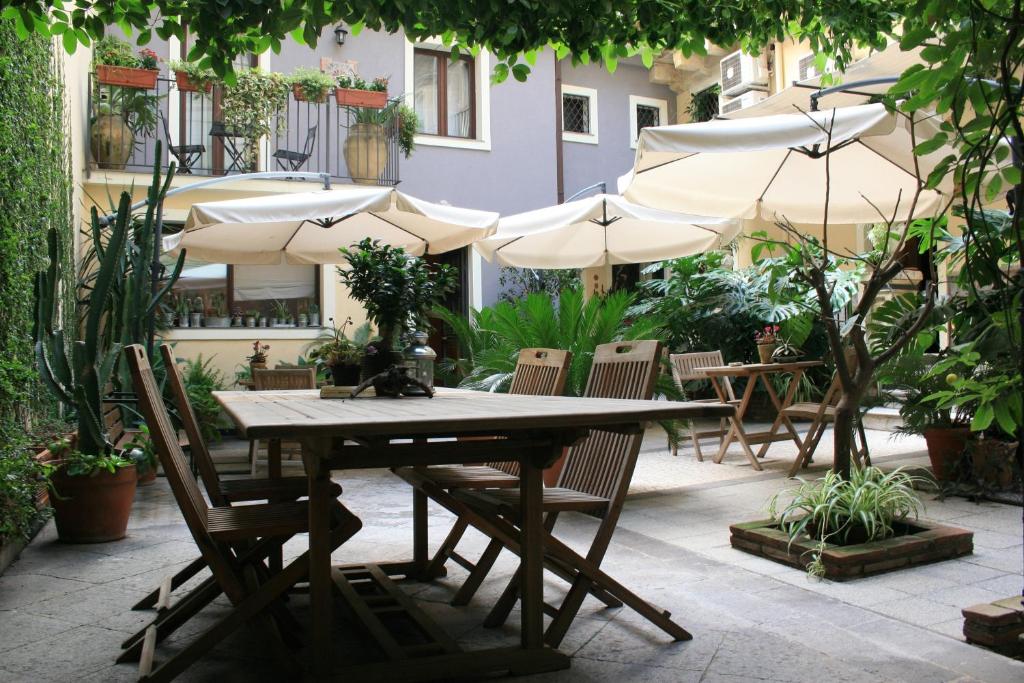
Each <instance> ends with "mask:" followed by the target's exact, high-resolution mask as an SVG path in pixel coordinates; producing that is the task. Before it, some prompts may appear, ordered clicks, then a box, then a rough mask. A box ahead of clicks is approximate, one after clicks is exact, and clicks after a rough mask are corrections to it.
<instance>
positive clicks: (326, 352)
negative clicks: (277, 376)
mask: <svg viewBox="0 0 1024 683" xmlns="http://www.w3.org/2000/svg"><path fill="white" fill-rule="evenodd" d="M351 324H352V318H347V319H346V320H345V322H344V323H343V324H342V326H341V327H336V326H335V325H334V318H331V327H330V328H325V329H324V330H323V331H322V332H321V333H320V336H319V337H317V338H316V340H315V341H314V342H313V343H312V344H310V345H309V346H308V347H307V350H308V354H309V358H310V360H312V361H314V362H315V363H316V364H317V365H318V366H322V367H327V368H328V369H330V371H331V376H332V377H333V378H334V386H336V387H352V386H356V385H357V384H359V377H360V371H361V366H362V359H363V349H364V347H365V345H366V342H367V341H368V340H369V337H370V327H369V325H363V326H362V327H360V328H359V329H358V330H356V332H355V335H354V338H353V339H349V338H348V337H347V336H346V334H345V331H346V329H347V328H348V326H349V325H351Z"/></svg>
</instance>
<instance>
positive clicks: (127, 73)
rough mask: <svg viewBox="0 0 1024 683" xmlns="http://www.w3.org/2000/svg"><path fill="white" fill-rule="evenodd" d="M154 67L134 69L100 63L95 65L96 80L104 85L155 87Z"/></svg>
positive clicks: (141, 88) (156, 72)
mask: <svg viewBox="0 0 1024 683" xmlns="http://www.w3.org/2000/svg"><path fill="white" fill-rule="evenodd" d="M159 75H160V72H159V71H158V70H156V69H135V68H132V67H129V66H110V65H109V64H100V65H98V66H97V67H96V80H97V81H99V82H100V83H103V84H104V85H119V86H122V87H125V88H138V89H140V90H151V89H153V88H155V87H156V77H157V76H159Z"/></svg>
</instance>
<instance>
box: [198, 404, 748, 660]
mask: <svg viewBox="0 0 1024 683" xmlns="http://www.w3.org/2000/svg"><path fill="white" fill-rule="evenodd" d="M213 395H214V397H215V398H216V399H217V401H218V402H219V403H220V404H221V406H222V407H223V408H224V410H225V411H226V412H227V414H228V415H229V416H230V417H231V419H232V420H233V421H234V422H235V425H236V426H237V428H238V432H239V434H240V435H241V436H242V437H244V438H246V439H267V438H285V439H289V440H292V439H294V440H298V441H300V442H301V443H302V449H303V462H304V464H305V466H306V474H307V476H308V477H309V556H310V568H309V593H310V608H311V622H312V623H311V628H310V634H311V638H310V640H311V648H310V657H311V659H312V661H311V662H309V664H310V670H311V674H312V675H313V676H314V677H316V678H322V677H327V676H330V675H331V674H332V667H333V663H332V650H333V648H332V644H331V630H332V627H333V626H332V622H333V602H332V590H334V589H335V587H336V588H337V590H338V591H339V593H341V594H342V595H346V594H351V593H352V588H351V586H350V585H348V580H347V578H346V577H347V576H349V575H350V573H351V572H354V571H357V569H358V570H361V571H362V573H363V574H367V575H368V574H373V575H375V576H382V575H385V574H386V575H388V576H406V577H424V576H425V571H424V570H425V568H426V565H427V537H426V534H427V525H426V518H425V514H420V513H425V512H426V498H425V496H423V494H415V497H414V508H415V510H414V511H415V512H416V513H417V514H416V519H415V522H414V524H413V527H414V540H413V555H414V556H413V559H411V560H408V561H401V562H388V563H383V564H379V565H375V564H367V565H365V566H359V567H358V568H357V569H353V568H352V566H349V567H332V565H331V548H330V529H329V519H328V515H329V510H330V504H331V479H330V474H331V470H332V469H352V468H393V467H402V466H423V465H443V464H465V463H474V462H480V461H483V460H487V461H518V462H519V463H520V468H521V471H520V479H521V485H520V491H521V496H520V506H521V515H522V518H521V523H522V526H521V529H522V532H521V533H522V550H523V553H522V564H521V570H520V571H521V572H522V573H521V577H522V581H521V587H522V588H521V590H522V592H521V595H522V612H521V618H522V631H521V643H520V647H518V648H508V647H506V648H491V649H488V650H478V651H472V652H462V651H461V650H458V649H453V648H452V647H450V646H448V647H446V648H445V649H444V651H443V652H441V653H435V654H430V655H427V656H422V657H412V656H406V655H404V654H403V653H401V652H399V653H398V656H397V657H394V658H393V660H394V661H388V662H382V663H376V664H360V665H355V666H352V667H346V669H345V671H344V673H345V674H346V679H347V680H378V679H379V680H386V679H389V678H400V679H401V680H421V679H425V678H434V679H436V678H443V677H448V678H454V677H466V676H472V675H479V674H484V673H489V672H494V671H511V672H512V673H515V674H526V673H538V672H542V671H554V670H558V669H565V668H568V666H569V657H568V656H567V655H565V654H563V653H561V652H559V651H558V650H555V649H551V648H548V647H546V646H545V645H544V640H543V636H544V622H543V615H544V611H543V608H544V605H543V546H542V544H543V526H542V525H543V519H542V514H541V501H542V497H543V492H542V491H543V489H542V479H541V475H542V472H543V470H544V469H545V468H547V467H549V466H551V464H552V463H553V462H554V461H555V460H557V458H558V457H559V456H560V455H561V454H562V449H563V448H564V447H566V446H570V445H572V444H573V443H575V442H577V441H579V440H580V439H582V438H584V437H585V436H586V435H587V433H588V429H590V428H597V427H600V428H601V429H602V430H616V431H622V432H628V433H636V432H637V431H639V430H641V429H642V428H643V423H644V422H646V421H650V420H664V419H690V418H701V417H709V418H722V417H730V416H732V415H733V412H734V408H733V407H732V406H728V405H721V404H717V403H686V402H673V401H626V400H612V399H592V398H569V397H563V396H514V395H509V394H496V393H486V392H474V391H464V390H458V389H438V390H437V394H436V395H435V397H434V398H433V399H428V398H403V399H391V398H358V399H320V397H319V393H318V392H316V391H277V392H271V391H264V392H247V391H219V392H214V394H213ZM459 436H485V437H499V438H498V439H488V440H462V441H440V442H439V441H434V442H425V440H426V439H431V438H451V437H459ZM410 440H412V441H410ZM410 602H411V601H410ZM356 613H357V615H358V610H357V611H356ZM417 616H418V618H420V619H422V617H423V615H422V614H420V615H417ZM435 628H436V626H435ZM443 642H445V643H446V645H447V644H448V643H449V642H453V641H450V639H448V641H443ZM338 673H341V672H338Z"/></svg>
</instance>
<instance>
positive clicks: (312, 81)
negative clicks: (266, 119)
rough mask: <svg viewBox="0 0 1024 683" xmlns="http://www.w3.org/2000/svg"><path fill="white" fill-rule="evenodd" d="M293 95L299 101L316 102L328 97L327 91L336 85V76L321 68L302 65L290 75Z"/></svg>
mask: <svg viewBox="0 0 1024 683" xmlns="http://www.w3.org/2000/svg"><path fill="white" fill-rule="evenodd" d="M288 84H289V85H291V87H292V97H294V98H295V99H296V101H298V102H315V103H317V104H319V103H321V102H323V101H325V100H326V99H327V93H328V91H330V89H331V88H332V87H334V78H333V77H332V76H331V75H330V74H325V73H324V72H323V71H320V70H319V69H311V68H310V67H308V66H300V67H299V68H297V69H296V70H295V71H293V72H292V73H291V74H290V75H289V76H288Z"/></svg>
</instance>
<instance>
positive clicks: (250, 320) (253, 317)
mask: <svg viewBox="0 0 1024 683" xmlns="http://www.w3.org/2000/svg"><path fill="white" fill-rule="evenodd" d="M259 319H260V312H259V311H257V310H255V309H253V310H249V311H246V312H245V326H246V327H256V323H257V322H259Z"/></svg>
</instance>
